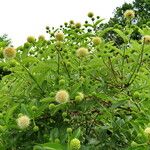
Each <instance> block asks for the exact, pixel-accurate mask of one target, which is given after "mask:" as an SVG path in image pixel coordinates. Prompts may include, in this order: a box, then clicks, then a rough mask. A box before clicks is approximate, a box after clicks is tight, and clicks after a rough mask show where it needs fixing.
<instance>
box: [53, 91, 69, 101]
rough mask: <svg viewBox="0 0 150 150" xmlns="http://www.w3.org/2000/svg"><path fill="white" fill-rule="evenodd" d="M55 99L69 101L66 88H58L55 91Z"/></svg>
mask: <svg viewBox="0 0 150 150" xmlns="http://www.w3.org/2000/svg"><path fill="white" fill-rule="evenodd" d="M55 99H56V101H57V102H58V103H66V102H68V101H69V94H68V92H67V91H66V90H60V91H58V92H57V93H56V96H55Z"/></svg>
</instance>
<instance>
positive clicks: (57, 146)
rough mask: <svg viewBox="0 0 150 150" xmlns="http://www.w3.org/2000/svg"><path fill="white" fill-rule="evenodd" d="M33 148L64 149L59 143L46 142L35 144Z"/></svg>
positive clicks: (34, 149) (44, 149)
mask: <svg viewBox="0 0 150 150" xmlns="http://www.w3.org/2000/svg"><path fill="white" fill-rule="evenodd" d="M33 150H64V148H63V146H62V145H60V144H58V143H45V144H41V145H36V146H34V148H33Z"/></svg>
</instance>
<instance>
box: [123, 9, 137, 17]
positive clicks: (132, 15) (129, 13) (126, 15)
mask: <svg viewBox="0 0 150 150" xmlns="http://www.w3.org/2000/svg"><path fill="white" fill-rule="evenodd" d="M124 17H125V18H126V19H131V18H134V17H135V12H134V11H133V10H126V11H125V13H124Z"/></svg>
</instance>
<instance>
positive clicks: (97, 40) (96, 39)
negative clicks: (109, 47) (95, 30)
mask: <svg viewBox="0 0 150 150" xmlns="http://www.w3.org/2000/svg"><path fill="white" fill-rule="evenodd" d="M92 42H93V44H94V45H99V44H100V43H101V42H102V40H101V38H100V37H93V39H92Z"/></svg>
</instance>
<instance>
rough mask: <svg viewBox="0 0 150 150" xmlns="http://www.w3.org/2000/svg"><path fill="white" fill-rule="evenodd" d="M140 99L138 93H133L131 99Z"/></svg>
mask: <svg viewBox="0 0 150 150" xmlns="http://www.w3.org/2000/svg"><path fill="white" fill-rule="evenodd" d="M139 97H140V93H139V92H138V91H136V92H134V94H133V98H135V99H138V98H139Z"/></svg>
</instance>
